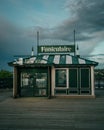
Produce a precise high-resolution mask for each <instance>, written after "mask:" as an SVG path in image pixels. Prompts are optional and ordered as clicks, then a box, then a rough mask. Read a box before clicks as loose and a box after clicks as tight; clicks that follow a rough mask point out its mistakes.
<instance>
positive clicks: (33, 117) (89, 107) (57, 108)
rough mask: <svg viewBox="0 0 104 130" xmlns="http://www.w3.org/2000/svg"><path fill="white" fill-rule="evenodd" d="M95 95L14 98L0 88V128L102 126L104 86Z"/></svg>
mask: <svg viewBox="0 0 104 130" xmlns="http://www.w3.org/2000/svg"><path fill="white" fill-rule="evenodd" d="M97 95H98V96H97V97H96V99H58V98H57V99H47V98H35V97H34V98H18V99H13V98H12V97H11V92H0V130H104V90H102V92H101V93H100V91H99V92H97Z"/></svg>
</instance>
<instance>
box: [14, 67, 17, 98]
mask: <svg viewBox="0 0 104 130" xmlns="http://www.w3.org/2000/svg"><path fill="white" fill-rule="evenodd" d="M16 97H17V68H16V67H14V70H13V98H16Z"/></svg>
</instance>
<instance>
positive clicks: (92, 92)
mask: <svg viewBox="0 0 104 130" xmlns="http://www.w3.org/2000/svg"><path fill="white" fill-rule="evenodd" d="M91 95H92V96H95V86H94V67H93V66H91Z"/></svg>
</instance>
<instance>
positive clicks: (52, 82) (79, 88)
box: [9, 45, 98, 98]
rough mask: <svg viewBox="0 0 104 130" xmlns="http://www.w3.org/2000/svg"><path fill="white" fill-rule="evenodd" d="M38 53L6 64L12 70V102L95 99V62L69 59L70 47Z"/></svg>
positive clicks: (51, 47)
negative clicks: (36, 99) (32, 99)
mask: <svg viewBox="0 0 104 130" xmlns="http://www.w3.org/2000/svg"><path fill="white" fill-rule="evenodd" d="M32 51H33V50H32ZM38 51H39V53H38V54H37V55H36V56H34V55H33V53H32V55H31V56H30V57H26V58H18V59H17V60H16V61H13V62H10V63H9V65H10V66H13V70H14V71H13V97H14V98H16V97H19V96H21V97H27V96H29V97H32V96H34V97H48V98H51V97H62V96H63V97H92V98H94V97H95V91H94V67H95V66H96V65H97V64H98V63H97V62H94V61H90V60H87V59H84V58H81V57H80V56H79V55H71V54H70V52H72V51H73V46H71V45H69V46H68V45H67V46H64V45H63V46H39V48H38ZM59 52H62V53H59ZM66 52H68V53H66Z"/></svg>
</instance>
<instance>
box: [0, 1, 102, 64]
mask: <svg viewBox="0 0 104 130" xmlns="http://www.w3.org/2000/svg"><path fill="white" fill-rule="evenodd" d="M103 8H104V0H101V1H99V0H67V2H66V4H65V9H66V10H67V11H69V14H71V16H70V17H69V18H68V19H66V20H65V21H63V22H62V23H61V21H60V24H59V25H58V26H57V27H54V28H44V27H40V26H38V27H37V26H33V27H29V28H20V27H17V26H16V25H14V24H13V23H11V22H10V21H8V20H7V19H5V18H4V17H0V59H3V58H4V59H7V61H8V60H10V59H11V57H12V56H13V55H18V54H19V55H22V54H27V55H28V54H30V53H31V47H32V46H35V47H36V32H37V31H39V32H40V39H41V40H42V39H60V40H65V41H68V42H69V43H71V44H72V43H73V31H74V29H75V30H76V42H77V43H78V44H79V47H80V52H81V54H90V53H91V52H92V51H93V49H94V48H95V47H96V46H97V45H98V44H99V42H102V41H104V38H103V37H104V9H103ZM53 42H54V40H53ZM62 42H63V43H64V41H62ZM12 58H13V57H12ZM1 61H3V60H1Z"/></svg>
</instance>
